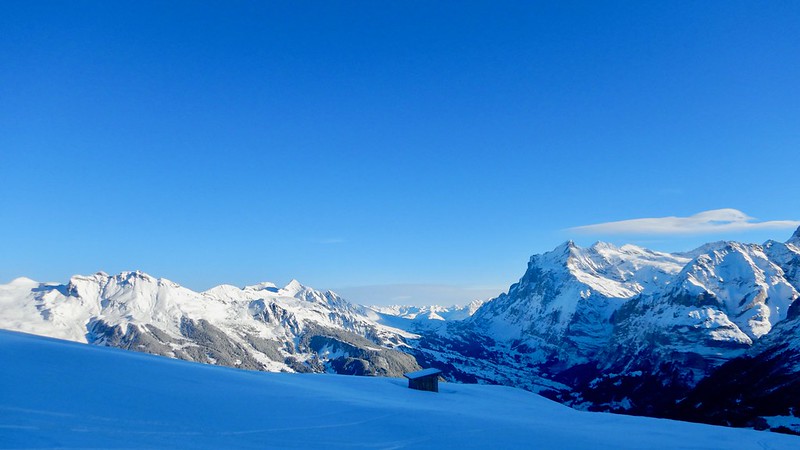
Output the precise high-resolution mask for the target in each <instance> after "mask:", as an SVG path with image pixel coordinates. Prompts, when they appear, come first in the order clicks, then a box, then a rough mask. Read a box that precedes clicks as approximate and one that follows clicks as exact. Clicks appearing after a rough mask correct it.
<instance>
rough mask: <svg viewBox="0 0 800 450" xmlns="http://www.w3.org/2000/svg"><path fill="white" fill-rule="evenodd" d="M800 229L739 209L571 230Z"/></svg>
mask: <svg viewBox="0 0 800 450" xmlns="http://www.w3.org/2000/svg"><path fill="white" fill-rule="evenodd" d="M798 226H800V221H797V220H770V221H758V220H756V219H755V218H753V217H750V216H748V215H747V214H745V213H743V212H742V211H739V210H738V209H732V208H725V209H713V210H710V211H703V212H700V213H697V214H694V215H692V216H689V217H675V216H670V217H652V218H642V219H630V220H620V221H616V222H605V223H597V224H592V225H583V226H579V227H573V228H570V229H569V231H573V232H578V233H583V234H663V235H667V234H703V233H717V232H721V231H748V230H759V229H773V230H775V229H788V228H795V227H798Z"/></svg>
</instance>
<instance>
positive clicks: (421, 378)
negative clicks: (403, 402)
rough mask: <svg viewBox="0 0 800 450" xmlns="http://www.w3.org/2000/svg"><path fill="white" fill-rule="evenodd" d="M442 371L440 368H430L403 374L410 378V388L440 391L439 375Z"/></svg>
mask: <svg viewBox="0 0 800 450" xmlns="http://www.w3.org/2000/svg"><path fill="white" fill-rule="evenodd" d="M441 373H442V371H441V370H439V369H434V368H430V369H423V370H418V371H416V372H409V373H406V374H403V376H404V377H406V378H408V387H409V389H417V390H419V391H431V392H439V375H441Z"/></svg>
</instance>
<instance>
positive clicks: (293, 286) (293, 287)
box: [282, 278, 305, 292]
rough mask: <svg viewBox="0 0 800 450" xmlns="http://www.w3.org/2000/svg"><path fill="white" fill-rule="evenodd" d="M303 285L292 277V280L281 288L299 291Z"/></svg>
mask: <svg viewBox="0 0 800 450" xmlns="http://www.w3.org/2000/svg"><path fill="white" fill-rule="evenodd" d="M304 287H305V286H303V285H302V284H300V282H299V281H297V280H295V279H294V278H292V281H290V282H289V283H288V284H287V285H286V286H284V287H283V289H282V290H284V291H290V292H300V291H301V290H302V289H303V288H304Z"/></svg>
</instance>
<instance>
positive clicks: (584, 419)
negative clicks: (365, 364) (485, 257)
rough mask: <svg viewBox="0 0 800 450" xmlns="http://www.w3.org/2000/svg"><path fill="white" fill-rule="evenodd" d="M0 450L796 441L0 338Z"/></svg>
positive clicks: (509, 397) (496, 389) (485, 391)
mask: <svg viewBox="0 0 800 450" xmlns="http://www.w3.org/2000/svg"><path fill="white" fill-rule="evenodd" d="M0 362H2V365H0V447H2V448H78V447H79V448H87V447H88V448H532V449H533V448H540V449H553V448H555V449H559V450H564V449H599V448H608V449H622V448H637V449H641V448H649V449H659V448H661V449H677V448H681V449H749V448H752V449H790V448H800V438H797V437H794V436H786V435H780V434H775V433H768V432H756V431H751V430H744V429H733V428H723V427H713V426H707V425H699V424H690V423H682V422H674V421H669V420H658V419H649V418H641V417H630V416H618V415H612V414H601V413H587V412H580V411H575V410H571V409H569V408H567V407H565V406H562V405H559V404H557V403H553V402H551V401H549V400H546V399H544V398H542V397H539V396H537V395H535V394H532V393H530V392H526V391H523V390H520V389H514V388H509V387H501V386H484V385H481V386H479V385H459V384H444V385H442V386H441V392H439V393H438V394H436V393H430V392H420V391H412V390H409V389H407V387H406V382H405V381H404V380H401V379H393V378H366V377H351V376H337V375H311V374H308V375H300V374H282V373H265V372H249V371H243V370H237V369H228V368H222V367H214V366H209V365H202V364H195V363H188V362H184V361H177V360H172V359H167V358H161V357H156V356H150V355H146V354H141V353H134V352H127V351H122V350H117V349H110V348H104V347H95V346H89V345H84V344H77V343H72V342H66V341H58V340H54V339H49V338H43V337H35V336H31V335H25V334H19V333H14V332H8V331H0Z"/></svg>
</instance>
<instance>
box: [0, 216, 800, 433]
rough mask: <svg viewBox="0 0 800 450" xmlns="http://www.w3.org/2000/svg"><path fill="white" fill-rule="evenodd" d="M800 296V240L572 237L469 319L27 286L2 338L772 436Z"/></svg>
mask: <svg viewBox="0 0 800 450" xmlns="http://www.w3.org/2000/svg"><path fill="white" fill-rule="evenodd" d="M799 291H800V229H798V230H797V231H796V232H795V233H794V235H793V236H792V237H791V238H790V239H789V240H788V241H786V242H777V241H768V242H766V243H764V244H763V245H756V244H745V243H739V242H727V241H726V242H713V243H709V244H705V245H703V246H701V247H699V248H697V249H695V250H693V251H690V252H684V253H664V252H657V251H653V250H648V249H645V248H641V247H638V246H634V245H624V246H621V247H616V246H614V245H611V244H607V243H596V244H594V245H592V246H590V247H587V248H581V247H579V246H577V245H576V244H575V243H574V242H566V243H564V244H562V245H559V246H558V247H556V248H555V249H554V250H552V251H550V252H547V253H543V254H540V255H534V256H532V257H531V258H530V260H529V262H528V267H527V270H526V271H525V273H524V274H523V276H522V277H521V278H520V280H519V282H517V283H515V284H513V285H512V286H511V287H510V288H509V290H508V292H506V293H503V294H501V295H500V296H498V297H496V298H494V299H490V300H487V301H476V302H473V303H471V304H470V305H467V306H464V307H441V306H428V307H409V306H393V307H365V306H359V305H354V304H351V303H349V302H347V301H346V300H344V299H342V298H341V297H339V296H338V295H336V294H335V293H333V292H321V291H317V290H314V289H312V288H309V287H306V286H303V285H301V284H300V283H298V282H297V281H294V280H293V281H292V282H290V283H289V284H287V285H286V286H284V287H281V288H279V287H277V286H276V285H274V284H272V283H261V284H258V285H253V286H246V287H243V288H239V287H235V286H230V285H222V286H217V287H215V288H212V289H209V290H207V291H204V292H195V291H192V290H190V289H187V288H185V287H182V286H180V285H178V284H176V283H173V282H171V281H168V280H166V279H161V278H154V277H151V276H150V275H147V274H145V273H142V272H123V273H120V274H117V275H108V274H105V273H102V272H101V273H97V274H94V275H90V276H74V277H72V278H71V279H70V280H69V282H67V283H66V284H58V283H39V282H35V281H33V280H30V279H26V278H18V279H16V280H14V281H12V282H11V283H9V284H6V285H0V311H2V312H1V313H0V328H5V329H10V330H16V331H23V332H28V333H33V334H40V335H45V336H51V337H56V338H61V339H68V340H72V341H78V342H85V343H89V344H95V345H104V346H111V347H119V348H124V349H129V350H136V351H143V352H147V353H153V354H157V355H163V356H169V357H172V358H178V359H185V360H191V361H198V362H204V363H210V364H218V365H225V366H232V367H239V368H244V369H255V370H264V371H283V372H329V373H340V374H354V375H381V376H399V375H401V374H402V373H403V372H406V371H410V370H415V369H418V368H420V367H421V366H426V367H427V366H433V367H437V368H440V369H442V370H443V373H444V376H445V378H447V379H448V380H450V381H460V382H477V383H487V384H504V385H512V386H518V387H523V388H525V389H528V390H531V391H533V392H537V393H540V394H542V395H544V396H546V397H549V398H551V399H554V400H557V401H559V402H561V403H564V404H567V405H569V406H572V407H574V408H577V409H586V410H595V411H611V412H619V413H628V414H637V415H651V416H658V417H670V418H678V419H687V420H693V421H702V422H708V423H715V424H724V425H734V426H748V427H755V428H760V429H763V428H769V427H770V424H771V423H774V418H775V417H787V416H788V417H791V416H794V417H797V416H799V415H800V380H798V377H797V374H798V373H800V372H799V369H800V302H797V301H796V300H797V299H798V297H800V292H799ZM773 428H774V427H773ZM781 430H782V431H792V430H789V429H785V428H782V429H781ZM794 431H800V430H794Z"/></svg>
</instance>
